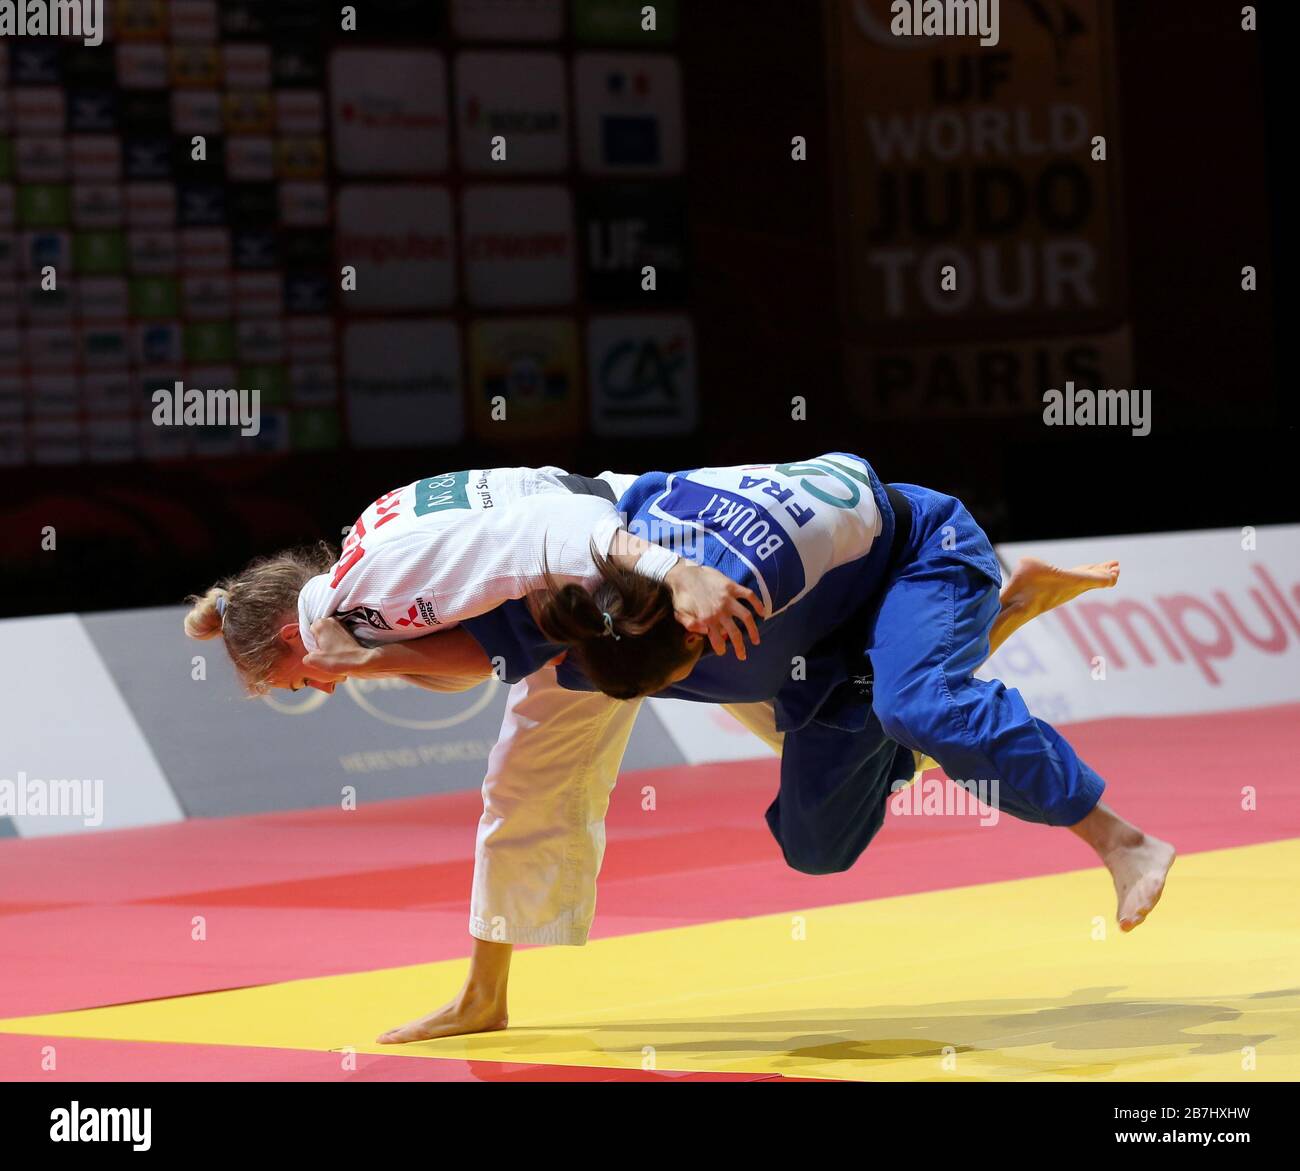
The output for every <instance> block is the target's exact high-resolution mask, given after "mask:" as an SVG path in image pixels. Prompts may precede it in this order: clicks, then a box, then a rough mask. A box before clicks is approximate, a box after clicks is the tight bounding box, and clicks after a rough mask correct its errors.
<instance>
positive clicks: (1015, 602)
mask: <svg viewBox="0 0 1300 1171" xmlns="http://www.w3.org/2000/svg"><path fill="white" fill-rule="evenodd" d="M1117 581H1119V562H1118V561H1100V562H1098V563H1097V564H1096V565H1076V566H1075V567H1074V568H1073V569H1058V568H1057V567H1056V566H1055V565H1049V564H1048V563H1047V562H1046V561H1040V560H1039V559H1038V558H1037V557H1022V558H1021V559H1020V561H1019V562H1018V563H1017V565H1016V569H1015V572H1014V573H1013V574H1012V575H1011V580H1010V581H1008V582H1007V584H1006V585H1005V586H1004V587H1003V589H1002V605H1003V607H1004V608H1012V607H1015V608H1018V609H1023V611H1024V612H1025V613H1026V614H1027V615H1028V616H1029V617H1031V618H1032V617H1037V616H1038V615H1039V614H1046V613H1047V611H1048V610H1052V609H1055V608H1056V607H1057V606H1062V605H1064V604H1065V603H1066V602H1068V601H1070V599H1071V598H1077V597H1078V596H1079V595H1080V594H1082V593H1086V592H1087V591H1088V590H1104V589H1110V588H1111V587H1112V586H1114V584H1115V583H1116V582H1117Z"/></svg>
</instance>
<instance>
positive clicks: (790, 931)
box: [0, 705, 1300, 1081]
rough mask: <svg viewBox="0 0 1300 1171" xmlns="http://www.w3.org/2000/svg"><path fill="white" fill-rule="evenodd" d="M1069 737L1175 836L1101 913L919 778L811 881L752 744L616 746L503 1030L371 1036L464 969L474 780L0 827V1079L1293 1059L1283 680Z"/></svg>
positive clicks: (819, 1071) (1066, 868) (938, 1068)
mask: <svg viewBox="0 0 1300 1171" xmlns="http://www.w3.org/2000/svg"><path fill="white" fill-rule="evenodd" d="M1067 734H1068V735H1069V737H1070V739H1071V740H1072V742H1073V743H1074V744H1075V745H1076V747H1078V749H1079V751H1080V753H1081V755H1082V756H1083V757H1084V758H1085V759H1086V760H1088V761H1089V763H1091V764H1093V765H1094V766H1095V767H1096V768H1097V769H1098V770H1099V771H1100V772H1101V773H1102V775H1103V776H1105V777H1106V778H1107V780H1108V792H1107V800H1108V801H1109V802H1110V803H1111V804H1112V805H1113V806H1114V807H1115V808H1116V809H1118V810H1119V811H1120V812H1122V813H1123V814H1124V815H1125V816H1127V817H1129V818H1130V819H1131V820H1133V821H1135V822H1137V823H1138V824H1140V825H1142V826H1143V827H1144V828H1146V829H1148V830H1149V831H1151V832H1153V833H1155V834H1157V835H1158V836H1161V837H1164V838H1166V839H1168V840H1170V841H1172V842H1173V843H1174V844H1175V845H1177V846H1178V848H1179V851H1180V856H1179V859H1178V861H1177V862H1176V863H1175V866H1174V869H1173V871H1172V873H1171V876H1170V881H1169V885H1168V887H1167V888H1166V892H1165V896H1164V899H1163V901H1162V902H1161V904H1160V906H1159V907H1158V908H1157V909H1156V911H1155V912H1154V914H1153V915H1152V916H1151V918H1150V919H1149V920H1148V922H1147V923H1146V924H1144V925H1143V926H1141V927H1140V928H1138V929H1137V930H1136V931H1134V932H1133V933H1131V934H1128V935H1124V934H1121V933H1120V932H1119V930H1118V928H1117V927H1116V926H1115V924H1114V910H1115V907H1114V895H1113V892H1112V889H1111V884H1110V880H1109V877H1108V876H1107V874H1106V873H1105V871H1104V870H1102V869H1100V868H1099V867H1097V866H1096V865H1095V864H1094V861H1095V860H1094V859H1093V857H1092V855H1091V853H1090V852H1089V851H1088V849H1087V848H1086V847H1085V846H1084V845H1083V844H1082V843H1081V842H1079V841H1077V839H1075V838H1074V837H1073V836H1072V835H1070V834H1069V833H1068V832H1066V831H1063V830H1053V829H1046V828H1043V827H1039V826H1030V825H1024V824H1022V823H1018V822H1015V821H1012V820H1011V819H1009V818H1005V817H1004V818H1001V819H1000V820H998V821H997V822H996V824H981V822H982V821H987V820H988V819H987V818H986V817H981V815H980V812H979V811H978V810H976V811H974V812H972V813H970V814H968V815H961V814H953V813H945V812H943V811H942V810H939V809H933V810H930V811H928V812H927V811H926V809H925V807H924V805H923V804H920V803H917V805H916V806H915V807H913V808H912V809H911V811H910V812H906V813H896V814H891V816H890V817H889V819H888V820H887V822H886V825H885V827H884V829H883V830H882V831H881V834H880V836H879V837H878V838H877V840H876V842H875V843H874V844H873V845H872V847H871V849H870V850H869V851H868V852H867V854H866V855H864V857H863V858H862V859H861V860H860V861H859V862H858V864H857V865H856V866H855V867H854V868H853V869H852V870H851V871H849V872H848V873H846V874H841V875H832V876H821V877H811V876H807V875H801V874H797V873H795V872H793V871H791V870H789V869H788V868H786V866H785V865H784V863H783V862H782V860H781V858H780V856H779V853H778V851H777V848H776V846H775V843H774V842H773V841H772V840H771V838H770V836H769V835H768V833H767V830H766V827H765V826H764V824H763V821H762V812H763V809H764V808H765V807H766V805H767V803H768V801H770V799H771V797H772V794H773V793H774V791H775V786H776V763H775V762H774V761H771V760H762V761H753V762H736V763H728V764H720V765H707V766H703V765H701V766H694V767H690V766H684V767H679V768H674V769H669V770H658V771H648V772H637V773H634V774H630V775H628V776H627V777H625V778H624V780H623V782H622V783H621V784H620V786H619V788H618V790H616V792H615V794H614V799H613V802H612V805H611V810H610V817H609V822H608V825H609V844H608V849H607V853H606V859H605V867H604V871H603V873H602V878H601V883H600V894H599V900H598V910H597V918H596V924H595V929H594V931H593V936H592V941H591V942H590V943H589V944H588V945H587V946H586V947H583V948H527V949H519V950H518V951H517V954H516V956H515V960H514V963H513V965H512V973H511V996H510V1013H511V1027H510V1028H509V1029H508V1030H505V1031H502V1032H497V1033H491V1034H483V1035H478V1036H472V1037H463V1038H448V1039H444V1040H439V1041H429V1042H422V1043H418V1044H414V1045H408V1046H401V1047H391V1046H379V1045H376V1044H374V1037H375V1036H376V1035H378V1034H379V1033H380V1032H382V1031H383V1030H385V1029H387V1028H390V1027H392V1026H395V1025H398V1024H401V1023H403V1022H405V1021H407V1020H409V1019H412V1018H414V1017H417V1016H420V1015H422V1014H424V1013H425V1012H428V1011H430V1010H431V1009H433V1008H436V1007H437V1006H439V1005H440V1004H442V1003H443V1002H445V1001H446V1000H448V999H449V998H450V997H451V996H452V995H453V994H454V993H455V992H456V990H457V989H458V988H459V986H460V983H461V981H462V979H463V976H464V972H465V969H466V960H465V958H464V957H465V956H466V955H467V954H468V950H469V939H468V936H467V934H466V926H465V925H466V919H467V904H468V892H469V884H470V876H471V873H472V865H473V854H472V851H473V836H474V827H475V824H476V822H477V818H478V813H479V811H480V808H481V806H480V801H479V795H478V793H477V792H466V793H455V794H450V795H443V796H437V797H429V798H420V799H410V800H403V801H392V802H385V803H379V804H374V805H371V806H369V807H366V806H365V805H364V804H363V806H362V807H361V808H359V809H357V810H355V811H351V812H344V811H340V810H332V809H331V810H312V811H306V812H299V813H288V814H285V813H282V814H269V815H259V816H255V817H243V818H231V819H221V820H205V819H194V820H190V821H186V822H182V823H177V824H172V825H167V826H163V827H158V828H153V829H141V830H127V831H114V832H104V833H99V834H83V835H74V836H68V837H58V838H30V839H15V840H5V841H0V892H2V893H0V1016H2V1018H3V1019H0V1078H3V1079H6V1080H42V1079H48V1080H61V1079H66V1080H77V1081H95V1080H114V1081H116V1080H135V1079H151V1080H153V1079H158V1080H260V1079H265V1080H283V1079H295V1080H323V1081H335V1080H337V1081H385V1080H427V1081H446V1080H485V1081H493V1080H539V1081H554V1080H573V1079H579V1078H581V1079H587V1078H595V1079H601V1080H612V1079H617V1080H624V1079H627V1080H645V1079H653V1080H760V1079H762V1080H767V1079H780V1078H800V1079H830V1080H894V1079H898V1080H947V1079H957V1080H998V1079H1010V1080H1026V1079H1028V1080H1038V1079H1047V1080H1078V1079H1085V1080H1106V1079H1113V1080H1124V1081H1143V1080H1168V1081H1180V1080H1186V1081H1197V1080H1216V1081H1218V1080H1224V1081H1249V1080H1251V1079H1261V1080H1270V1081H1273V1080H1289V1079H1294V1078H1297V1077H1300V900H1297V899H1296V897H1295V891H1296V889H1297V888H1298V886H1300V787H1297V786H1296V785H1295V784H1294V781H1293V767H1292V762H1293V761H1294V760H1295V759H1296V756H1297V753H1300V706H1297V705H1288V706H1285V707H1276V708H1268V709H1257V710H1252V711H1245V712H1235V713H1228V714H1221V715H1213V716H1197V717H1177V718H1156V719H1140V720H1137V719H1134V720H1105V721H1098V722H1095V723H1091V724H1080V725H1074V726H1073V727H1070V728H1069V729H1067ZM933 775H935V774H932V776H933ZM646 785H652V786H654V789H655V801H654V806H655V807H654V809H653V810H645V809H643V807H642V806H643V801H642V790H643V788H644V787H645V786H646Z"/></svg>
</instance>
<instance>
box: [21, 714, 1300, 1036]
mask: <svg viewBox="0 0 1300 1171" xmlns="http://www.w3.org/2000/svg"><path fill="white" fill-rule="evenodd" d="M1069 736H1070V739H1071V740H1072V742H1073V743H1074V744H1075V745H1076V746H1077V747H1078V748H1079V750H1080V752H1081V753H1082V755H1083V756H1084V757H1085V759H1087V760H1088V761H1089V762H1090V763H1091V764H1093V765H1094V766H1095V767H1096V768H1097V769H1098V770H1099V771H1100V772H1101V773H1102V775H1103V776H1105V777H1107V778H1108V779H1109V781H1110V786H1109V789H1108V794H1107V799H1108V801H1109V802H1110V803H1111V804H1112V805H1113V806H1114V807H1115V808H1117V809H1118V810H1119V811H1121V812H1122V813H1124V814H1125V815H1126V816H1127V817H1129V818H1130V819H1131V820H1133V821H1135V822H1137V823H1138V824H1140V825H1142V826H1143V827H1144V828H1146V829H1149V830H1150V831H1151V832H1153V833H1156V834H1159V835H1160V836H1162V837H1166V838H1169V839H1170V840H1172V841H1173V842H1174V843H1175V844H1176V845H1178V847H1179V848H1180V849H1181V850H1182V851H1183V852H1184V853H1188V852H1193V851H1198V850H1207V849H1216V848H1221V847H1227V846H1237V845H1246V844H1250V843H1254V842H1263V841H1272V840H1277V839H1281V838H1288V837H1295V836H1297V835H1300V792H1297V791H1296V788H1297V787H1296V786H1294V785H1293V784H1291V783H1289V778H1290V777H1291V776H1292V775H1293V761H1294V760H1295V758H1296V756H1297V753H1300V705H1289V706H1286V707H1278V708H1270V709H1263V710H1255V711H1247V712H1239V713H1231V714H1223V715H1214V716H1198V717H1180V718H1173V719H1143V720H1108V721H1102V722H1097V723H1092V724H1083V725H1075V726H1074V727H1072V728H1070V729H1069ZM776 770H777V766H776V763H775V762H774V761H771V760H765V761H759V762H753V763H748V762H746V763H732V764H724V765H711V766H700V767H695V768H689V767H682V768H677V769H669V770H657V771H654V772H642V773H637V774H635V775H634V776H630V777H627V778H625V780H624V782H623V784H622V785H621V786H620V787H619V789H618V790H617V791H616V792H615V795H614V801H613V804H612V808H611V813H610V818H609V847H608V851H607V854H606V863H605V872H604V874H603V875H602V879H601V885H600V899H599V914H598V915H597V919H596V927H595V934H597V935H604V936H608V935H616V934H624V933H629V932H638V931H646V930H653V929H657V928H665V927H672V926H679V925H684V924H688V923H696V922H706V921H711V920H715V919H720V918H735V917H741V916H745V915H757V914H769V913H775V912H778V911H784V910H794V909H799V908H802V907H808V906H818V905H826V904H830V903H837V902H856V901H860V900H862V899H869V898H882V897H886V896H890V895H898V894H905V893H911V892H917V891H924V890H933V889H942V888H948V887H953V886H965V885H972V884H977V883H983V882H996V881H1001V880H1004V879H1011V878H1019V877H1026V876H1030V875H1037V874H1050V873H1059V872H1062V871H1066V870H1075V869H1082V868H1088V867H1091V866H1093V865H1094V864H1095V862H1094V859H1093V857H1092V855H1091V853H1090V852H1089V851H1088V850H1087V849H1086V847H1084V846H1083V845H1082V844H1081V843H1079V842H1077V841H1076V840H1074V839H1073V838H1072V837H1070V836H1069V835H1068V834H1065V833H1064V832H1063V831H1049V830H1046V829H1043V828H1042V827H1038V826H1028V825H1024V824H1021V823H1018V822H1014V821H1012V820H1011V819H1009V818H1004V819H1003V820H1002V821H1001V822H1000V823H999V824H998V825H996V826H992V827H981V826H979V825H978V824H977V822H976V820H975V819H973V818H969V817H965V818H955V817H891V818H890V821H889V823H888V824H886V826H885V828H884V830H883V831H882V832H881V835H880V837H879V838H878V839H877V841H876V842H875V843H874V844H873V845H872V847H871V849H870V850H869V851H868V852H867V854H866V856H865V857H864V858H863V859H862V860H861V861H860V862H859V863H858V865H857V866H856V867H855V868H854V869H853V870H852V871H851V872H850V873H848V874H843V875H832V876H826V877H815V878H814V877H809V876H807V875H801V874H797V873H795V872H793V871H791V870H789V869H787V868H786V866H785V865H784V863H783V862H782V860H781V858H780V856H779V854H778V851H777V848H776V845H775V843H774V842H773V841H772V839H771V838H770V836H769V835H768V833H767V830H766V827H765V825H764V824H763V821H762V813H763V810H764V808H765V807H766V805H767V804H768V802H769V801H770V800H771V797H772V794H773V792H774V790H775V787H776ZM647 784H650V785H654V786H655V790H656V808H655V810H654V811H653V812H645V811H643V810H642V808H641V794H640V791H641V788H642V786H644V785H647ZM1248 785H1249V786H1254V787H1255V788H1256V790H1257V797H1256V801H1257V810H1256V811H1247V810H1245V809H1243V807H1242V806H1243V797H1242V790H1243V786H1248ZM480 808H481V806H480V798H479V794H478V793H477V792H476V791H470V792H465V793H457V794H451V795H446V796H439V797H429V798H421V799H417V800H406V801H397V802H389V803H385V804H383V805H377V806H373V807H371V808H363V809H361V810H358V811H356V812H350V813H344V812H341V811H339V810H335V809H328V810H313V811H308V812H299V813H292V814H270V815H264V816H259V817H245V818H230V819H224V820H213V821H205V820H195V821H189V822H185V823H181V824H177V825H169V826H163V827H160V828H157V829H147V830H130V831H118V832H111V833H102V834H85V835H75V836H68V837H61V838H47V839H27V840H23V839H17V840H13V839H10V840H5V841H3V842H0V890H3V891H4V904H3V906H2V907H0V1010H2V1011H3V1014H4V1015H12V1016H17V1015H28V1014H33V1013H45V1012H57V1011H63V1010H67V1009H73V1008H87V1007H91V1006H95V1005H104V1004H114V1003H122V1002H124V1001H131V1000H143V999H151V998H156V997H162V996H175V995H182V994H186V993H193V992H200V991H212V990H216V989H221V988H229V987H238V986H246V985H252V984H262V983H270V982H276V981H282V980H288V979H295V978H303V977H309V976H321V975H332V974H337V973H342V972H352V971H361V970H366V969H372V968H381V967H392V966H397V965H401V964H412V963H420V962H427V961H431V960H438V959H446V958H450V957H454V956H461V955H464V954H466V952H467V950H468V936H467V934H466V929H465V924H466V919H467V913H468V895H469V886H470V874H471V871H472V856H473V855H472V852H473V845H474V827H475V825H476V823H477V820H478V815H479V812H480ZM196 915H202V916H204V917H205V919H206V929H207V938H206V940H205V941H203V942H196V941H195V940H193V939H192V938H191V921H192V918H193V916H196ZM454 991H455V990H454V989H447V995H448V996H450V995H451V994H452V993H453V992H454ZM431 994H432V995H435V996H436V995H437V993H436V992H432V993H431Z"/></svg>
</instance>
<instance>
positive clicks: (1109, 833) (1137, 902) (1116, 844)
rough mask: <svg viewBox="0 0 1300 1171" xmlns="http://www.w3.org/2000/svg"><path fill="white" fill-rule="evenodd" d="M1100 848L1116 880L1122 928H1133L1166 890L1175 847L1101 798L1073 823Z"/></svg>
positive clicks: (1078, 832)
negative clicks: (1147, 830) (1078, 820)
mask: <svg viewBox="0 0 1300 1171" xmlns="http://www.w3.org/2000/svg"><path fill="white" fill-rule="evenodd" d="M1070 832H1071V833H1072V834H1075V835H1077V836H1078V837H1081V838H1082V839H1083V840H1084V841H1085V842H1087V843H1088V845H1090V846H1091V847H1092V848H1093V849H1094V850H1095V851H1096V852H1097V857H1098V858H1100V859H1101V860H1102V862H1103V864H1104V865H1105V867H1106V869H1107V870H1109V871H1110V876H1111V878H1112V879H1113V880H1114V882H1115V898H1116V911H1115V918H1116V919H1117V920H1119V929H1120V930H1121V931H1132V930H1133V928H1134V927H1136V926H1138V925H1139V924H1140V923H1142V922H1143V921H1144V920H1145V919H1146V917H1147V916H1148V915H1149V914H1151V911H1152V910H1153V908H1154V907H1155V905H1156V903H1158V902H1159V901H1160V896H1161V895H1162V894H1163V893H1164V890H1165V879H1166V878H1167V877H1168V875H1169V868H1170V867H1171V866H1172V865H1173V864H1174V856H1175V850H1174V848H1173V846H1171V845H1170V844H1169V843H1168V842H1162V841H1161V840H1160V839H1159V838H1153V837H1152V836H1151V835H1150V834H1144V833H1143V832H1142V831H1141V830H1140V829H1138V827H1137V826H1135V825H1133V824H1131V823H1130V822H1127V821H1125V820H1124V819H1123V818H1122V817H1120V816H1119V814H1117V813H1116V812H1115V811H1114V810H1113V809H1111V808H1109V807H1108V806H1107V805H1106V803H1105V802H1104V801H1098V802H1097V804H1096V805H1095V806H1094V807H1093V809H1092V812H1090V813H1089V814H1088V816H1087V817H1085V818H1084V819H1083V820H1082V821H1080V822H1078V823H1076V824H1075V825H1072V826H1070Z"/></svg>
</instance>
